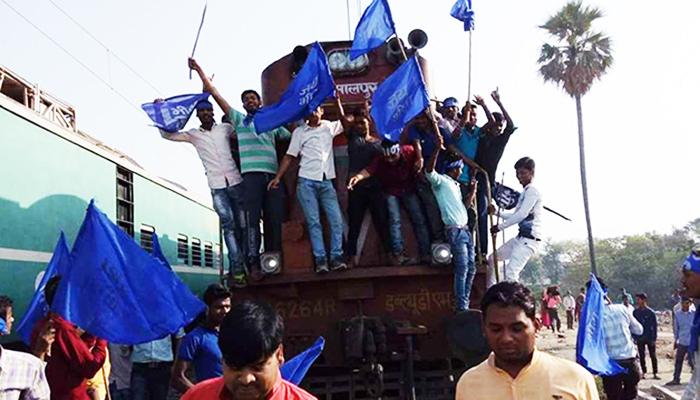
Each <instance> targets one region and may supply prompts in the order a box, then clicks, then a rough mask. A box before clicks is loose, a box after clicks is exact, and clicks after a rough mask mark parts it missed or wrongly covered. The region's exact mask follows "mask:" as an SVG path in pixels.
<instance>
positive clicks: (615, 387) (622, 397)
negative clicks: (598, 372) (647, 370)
mask: <svg viewBox="0 0 700 400" xmlns="http://www.w3.org/2000/svg"><path fill="white" fill-rule="evenodd" d="M615 361H617V363H618V364H620V366H621V367H622V368H626V369H627V372H625V373H622V374H617V375H612V376H603V390H605V394H606V395H607V397H608V400H634V399H636V398H637V383H639V380H640V379H641V371H640V370H639V361H638V360H637V359H636V358H628V359H626V360H615Z"/></svg>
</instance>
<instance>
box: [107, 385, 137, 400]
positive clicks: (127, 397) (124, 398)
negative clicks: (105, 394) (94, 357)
mask: <svg viewBox="0 0 700 400" xmlns="http://www.w3.org/2000/svg"><path fill="white" fill-rule="evenodd" d="M109 395H110V397H111V398H112V400H131V399H132V396H131V389H129V388H126V389H117V385H116V384H115V383H114V382H112V383H110V384H109Z"/></svg>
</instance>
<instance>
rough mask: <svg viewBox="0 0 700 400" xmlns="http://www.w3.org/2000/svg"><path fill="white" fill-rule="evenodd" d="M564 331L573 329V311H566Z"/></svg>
mask: <svg viewBox="0 0 700 400" xmlns="http://www.w3.org/2000/svg"><path fill="white" fill-rule="evenodd" d="M566 329H574V310H566Z"/></svg>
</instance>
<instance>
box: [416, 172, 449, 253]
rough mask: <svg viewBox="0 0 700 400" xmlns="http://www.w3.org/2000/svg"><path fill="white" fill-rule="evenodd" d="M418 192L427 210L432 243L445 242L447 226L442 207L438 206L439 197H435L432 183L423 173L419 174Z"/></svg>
mask: <svg viewBox="0 0 700 400" xmlns="http://www.w3.org/2000/svg"><path fill="white" fill-rule="evenodd" d="M416 194H418V198H419V199H420V202H421V205H422V206H423V210H424V211H425V217H426V218H427V219H428V228H429V229H430V241H431V243H434V242H445V226H444V224H443V223H442V216H441V215H440V207H439V206H438V203H437V199H435V194H433V189H432V188H431V187H430V183H429V182H428V180H427V179H426V178H425V176H423V175H422V174H421V175H419V177H418V179H417V180H416Z"/></svg>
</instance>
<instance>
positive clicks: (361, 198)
mask: <svg viewBox="0 0 700 400" xmlns="http://www.w3.org/2000/svg"><path fill="white" fill-rule="evenodd" d="M367 209H369V212H370V214H371V215H372V223H373V225H374V229H376V230H377V233H378V234H379V237H380V238H381V241H382V245H383V246H384V250H385V251H386V252H387V253H388V252H390V251H391V242H390V240H389V213H388V211H387V208H386V197H385V196H384V193H382V188H381V186H379V182H378V181H376V180H375V179H374V178H369V179H367V180H365V181H363V182H360V183H359V184H358V185H357V186H355V187H354V188H353V190H350V191H348V225H349V229H348V242H347V249H345V254H347V255H348V257H352V256H355V255H357V250H358V249H357V239H358V237H359V236H360V229H361V228H362V220H363V219H364V217H365V212H367Z"/></svg>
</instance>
